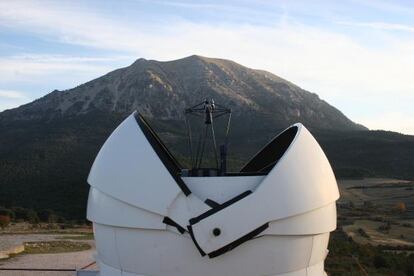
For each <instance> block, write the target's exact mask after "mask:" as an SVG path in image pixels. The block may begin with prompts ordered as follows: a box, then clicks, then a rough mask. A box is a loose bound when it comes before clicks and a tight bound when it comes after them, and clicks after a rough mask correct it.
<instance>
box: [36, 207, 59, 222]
mask: <svg viewBox="0 0 414 276" xmlns="http://www.w3.org/2000/svg"><path fill="white" fill-rule="evenodd" d="M39 219H40V221H42V222H49V223H55V222H57V221H58V216H57V215H56V213H55V212H54V211H53V210H50V209H46V210H42V211H40V212H39Z"/></svg>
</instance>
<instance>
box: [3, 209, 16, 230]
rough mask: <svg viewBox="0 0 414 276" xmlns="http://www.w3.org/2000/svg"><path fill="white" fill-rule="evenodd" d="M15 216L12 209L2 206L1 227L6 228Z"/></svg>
mask: <svg viewBox="0 0 414 276" xmlns="http://www.w3.org/2000/svg"><path fill="white" fill-rule="evenodd" d="M12 218H14V213H13V211H12V210H9V209H6V208H1V209H0V227H1V229H4V228H5V227H7V226H8V225H9V223H10V221H11V220H12Z"/></svg>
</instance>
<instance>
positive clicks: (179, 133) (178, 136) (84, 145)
mask: <svg viewBox="0 0 414 276" xmlns="http://www.w3.org/2000/svg"><path fill="white" fill-rule="evenodd" d="M123 118H124V115H122V114H113V113H109V114H108V113H96V114H87V115H79V116H75V117H68V118H61V119H59V120H51V121H37V122H35V121H30V122H24V121H18V122H13V123H10V124H9V125H0V206H4V207H5V208H8V209H11V208H12V207H15V206H21V207H23V208H27V209H33V210H35V211H36V212H40V211H41V210H46V209H51V210H53V211H55V212H56V213H57V214H58V215H60V216H62V217H64V218H66V219H68V220H72V219H85V215H86V203H87V196H88V190H89V185H88V184H87V182H86V180H87V177H88V173H89V170H90V168H91V165H92V163H93V160H94V158H95V156H96V154H97V153H98V151H99V149H100V147H101V146H102V144H103V143H104V142H105V139H106V138H107V137H108V136H109V134H110V133H111V132H112V131H113V129H114V128H115V127H116V126H117V125H118V124H119V123H120V122H121V121H122V120H123ZM150 123H151V125H152V126H153V127H154V128H155V129H156V130H157V132H158V133H159V134H160V136H161V138H162V139H163V140H164V141H165V143H166V144H167V146H168V147H169V148H170V150H171V151H172V153H173V154H174V155H176V156H177V157H178V159H180V160H184V161H185V158H186V157H187V156H188V146H187V142H188V141H187V139H186V137H185V127H184V126H183V124H182V122H178V121H154V120H150ZM281 129H282V127H279V128H276V127H272V126H271V125H269V124H263V125H261V124H259V123H258V124H255V125H248V124H243V122H235V123H234V124H232V128H231V131H230V144H229V156H228V159H229V164H228V168H230V169H231V170H233V171H237V170H238V169H239V168H240V167H241V166H242V165H243V164H244V163H245V162H246V161H247V160H248V159H249V158H250V157H251V156H253V154H254V153H255V152H257V151H258V150H259V149H260V148H261V147H262V146H263V145H265V144H266V143H267V142H268V141H269V140H270V139H271V138H272V137H274V136H275V135H276V134H277V133H278V132H279V131H280V130H281ZM311 131H312V132H313V133H314V134H315V136H316V137H317V139H318V141H319V142H320V144H321V146H322V148H323V149H324V150H325V152H326V154H327V156H328V158H329V160H330V162H331V164H332V165H333V167H334V170H335V173H336V176H337V177H353V178H358V177H369V176H376V177H395V178H401V179H404V178H405V179H414V137H413V136H404V135H400V134H396V133H391V132H382V131H356V132H338V131H322V130H311ZM184 163H185V162H184Z"/></svg>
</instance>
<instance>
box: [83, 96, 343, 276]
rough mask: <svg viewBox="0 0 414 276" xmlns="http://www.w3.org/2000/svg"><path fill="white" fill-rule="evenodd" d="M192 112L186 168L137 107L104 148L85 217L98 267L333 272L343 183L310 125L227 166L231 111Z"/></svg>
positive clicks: (135, 271)
mask: <svg viewBox="0 0 414 276" xmlns="http://www.w3.org/2000/svg"><path fill="white" fill-rule="evenodd" d="M185 114H186V118H187V129H188V140H189V146H188V148H189V152H190V156H191V157H190V158H188V162H187V163H190V164H191V165H190V166H187V167H188V168H183V167H182V166H181V165H180V164H179V162H177V161H176V160H175V159H174V157H173V156H172V154H171V153H170V152H169V151H168V149H167V148H166V147H165V145H164V144H163V143H162V142H161V140H160V139H159V137H158V136H157V135H156V134H155V132H154V131H153V130H152V128H151V127H150V125H149V124H148V122H147V121H146V120H145V119H144V117H143V116H141V115H140V114H139V113H137V112H135V113H133V114H131V115H130V116H129V117H127V118H126V119H125V120H124V121H123V122H122V123H121V124H120V125H119V126H118V127H117V128H116V129H115V130H114V132H113V133H112V134H111V135H110V137H109V138H108V139H107V141H106V142H105V144H104V145H103V146H102V148H101V150H100V151H99V153H98V155H97V157H96V159H95V161H94V163H93V166H92V169H91V172H90V174H89V178H88V183H89V184H90V186H91V187H90V193H89V200H88V213H87V217H88V219H89V220H90V221H92V222H93V226H94V233H95V240H96V247H97V256H96V258H97V262H98V264H99V268H100V275H101V276H259V275H267V276H271V275H280V276H282V275H283V276H321V275H326V274H325V272H324V260H325V258H326V256H327V253H328V250H327V246H328V241H329V233H330V232H331V231H333V230H335V228H336V205H335V202H336V200H337V199H338V198H339V192H338V187H337V184H336V180H335V176H334V174H333V172H332V168H331V166H330V164H329V162H328V160H327V158H326V156H325V154H324V153H323V151H322V149H321V147H320V146H319V144H318V143H317V141H316V140H315V139H314V137H313V136H312V135H311V133H310V132H309V131H308V130H307V129H306V128H305V126H303V125H302V124H300V123H298V124H295V125H292V126H291V127H289V128H287V129H286V130H284V131H283V132H281V133H280V134H279V135H277V136H276V137H275V138H274V139H273V140H271V141H270V142H269V143H268V144H267V145H266V146H265V147H263V148H262V149H261V150H260V151H259V152H258V153H257V154H256V155H255V156H254V157H253V158H251V160H250V161H249V162H247V164H246V165H244V166H243V168H242V169H241V170H240V171H239V172H227V168H226V155H227V140H228V139H227V135H228V132H229V127H230V117H231V116H230V115H231V110H230V109H228V108H225V107H222V106H220V105H218V104H215V103H214V102H213V101H208V100H206V101H203V102H202V103H200V104H199V105H195V106H193V107H191V108H189V109H186V111H185ZM191 120H193V121H195V122H198V123H200V124H199V126H201V127H199V128H198V130H197V128H195V127H194V126H193V125H192V122H191ZM220 120H221V123H219V121H220ZM218 127H221V128H223V129H224V131H223V132H222V134H221V136H220V135H219V133H218V131H217V128H218ZM218 140H221V141H222V143H221V144H220V145H218V144H217V143H218ZM233 150H234V151H237V149H233Z"/></svg>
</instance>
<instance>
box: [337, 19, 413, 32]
mask: <svg viewBox="0 0 414 276" xmlns="http://www.w3.org/2000/svg"><path fill="white" fill-rule="evenodd" d="M337 23H338V24H342V25H348V26H355V27H367V28H373V29H378V30H386V31H405V32H414V26H409V25H403V24H395V23H387V22H354V21H338V22H337Z"/></svg>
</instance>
